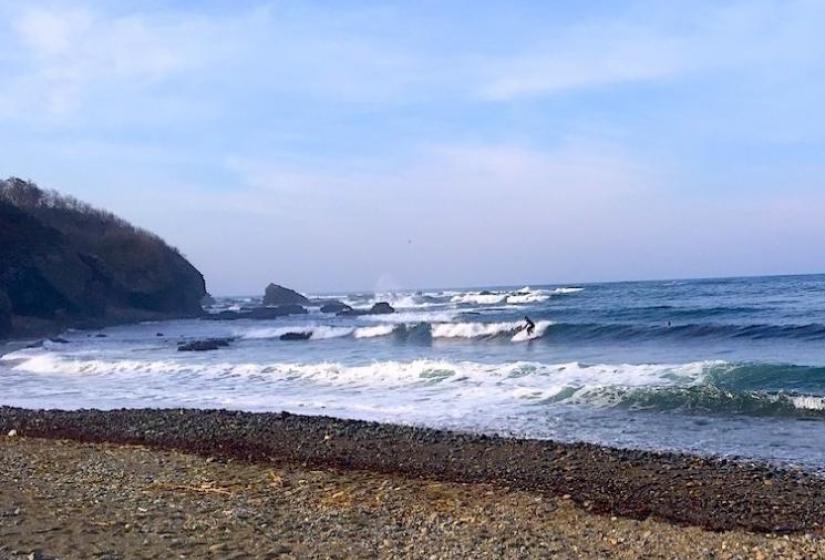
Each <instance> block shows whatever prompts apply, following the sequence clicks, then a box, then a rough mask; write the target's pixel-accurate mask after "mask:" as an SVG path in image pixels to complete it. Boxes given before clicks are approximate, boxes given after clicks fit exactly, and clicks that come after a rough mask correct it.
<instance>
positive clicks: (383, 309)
mask: <svg viewBox="0 0 825 560" xmlns="http://www.w3.org/2000/svg"><path fill="white" fill-rule="evenodd" d="M390 313H395V309H394V308H393V306H392V305H390V304H389V303H387V302H386V301H379V302H378V303H376V304H375V305H373V306H372V307H371V308H370V315H389V314H390Z"/></svg>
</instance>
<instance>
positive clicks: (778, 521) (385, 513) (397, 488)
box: [0, 407, 825, 558]
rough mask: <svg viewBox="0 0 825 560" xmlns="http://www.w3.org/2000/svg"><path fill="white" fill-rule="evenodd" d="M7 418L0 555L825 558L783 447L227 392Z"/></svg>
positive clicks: (0, 449)
mask: <svg viewBox="0 0 825 560" xmlns="http://www.w3.org/2000/svg"><path fill="white" fill-rule="evenodd" d="M0 429H2V433H3V434H8V433H13V434H14V435H13V436H11V437H10V436H8V435H6V436H2V437H0V558H155V557H175V558H202V557H211V558H451V557H452V558H462V557H469V556H474V557H478V558H545V557H557V558H605V557H609V558H639V557H645V558H674V557H678V558H777V557H779V558H822V557H825V543H823V542H822V541H821V523H822V520H823V519H825V516H823V511H825V506H823V504H822V501H823V500H822V497H823V496H825V481H823V480H822V479H820V478H818V477H816V476H814V475H811V474H807V473H805V472H801V471H791V470H787V469H784V470H782V469H776V468H773V467H770V466H767V465H758V464H750V463H737V462H732V461H719V460H714V459H707V458H697V457H691V456H687V455H676V454H653V453H646V452H639V451H626V450H617V449H610V448H602V447H598V446H588V445H584V444H556V443H554V442H546V441H531V440H511V439H507V438H491V437H484V436H474V435H468V434H461V433H452V432H441V431H435V430H424V429H420V428H412V427H403V426H393V425H384V424H376V423H367V422H356V421H345V420H336V419H331V418H318V417H303V416H297V415H282V414H248V413H232V412H226V411H195V410H131V411H109V412H100V411H76V412H58V411H31V410H24V409H13V408H8V407H5V408H2V409H0ZM12 430H14V432H12ZM230 435H231V438H230ZM230 442H232V443H231V444H230ZM644 489H647V491H644ZM680 504H681V507H679V506H680ZM32 555H34V556H32Z"/></svg>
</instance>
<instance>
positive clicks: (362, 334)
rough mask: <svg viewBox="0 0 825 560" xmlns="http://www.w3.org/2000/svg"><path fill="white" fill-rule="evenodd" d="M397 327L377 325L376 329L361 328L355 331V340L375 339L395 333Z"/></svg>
mask: <svg viewBox="0 0 825 560" xmlns="http://www.w3.org/2000/svg"><path fill="white" fill-rule="evenodd" d="M396 328H397V325H375V326H374V327H359V328H357V329H355V338H375V337H379V336H387V335H390V334H392V333H393V331H394V330H395V329H396Z"/></svg>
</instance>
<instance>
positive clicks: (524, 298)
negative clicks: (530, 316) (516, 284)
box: [505, 293, 550, 304]
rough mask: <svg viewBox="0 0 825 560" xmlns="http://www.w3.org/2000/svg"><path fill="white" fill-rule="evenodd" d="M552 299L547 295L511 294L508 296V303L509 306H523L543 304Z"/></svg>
mask: <svg viewBox="0 0 825 560" xmlns="http://www.w3.org/2000/svg"><path fill="white" fill-rule="evenodd" d="M548 299H550V296H548V295H547V294H539V293H526V294H511V295H509V296H507V298H506V300H505V301H506V302H507V303H509V304H523V303H541V302H543V301H547V300H548Z"/></svg>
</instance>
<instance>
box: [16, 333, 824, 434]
mask: <svg viewBox="0 0 825 560" xmlns="http://www.w3.org/2000/svg"><path fill="white" fill-rule="evenodd" d="M381 327H382V326H376V327H369V328H370V329H372V333H370V332H369V331H363V334H364V335H365V336H367V335H372V336H383V335H384V334H383V333H387V332H388V331H387V329H386V328H383V329H381ZM379 329H380V331H379ZM0 363H2V365H3V366H4V367H6V368H8V369H9V370H10V371H12V372H14V373H16V374H19V375H23V374H25V375H29V374H35V375H48V376H49V380H48V381H47V383H49V384H50V386H52V387H53V386H56V385H60V383H61V382H60V378H61V377H65V376H68V378H75V377H87V376H95V377H101V378H106V379H107V382H110V383H111V382H113V380H114V381H116V382H118V383H121V384H122V385H119V386H122V387H123V388H124V389H123V390H124V391H125V392H128V390H134V389H131V387H132V385H135V384H137V385H139V386H141V387H150V386H151V387H152V388H154V389H153V390H156V391H161V392H163V391H165V390H169V391H172V390H177V391H185V390H186V386H188V385H192V386H200V385H202V383H203V382H204V381H205V380H212V381H220V382H221V383H219V384H217V385H212V387H213V388H212V391H213V392H220V391H226V392H227V395H228V397H231V395H232V394H233V393H234V392H235V391H237V390H238V389H239V388H241V387H244V384H245V383H247V382H250V383H254V384H255V385H254V391H260V392H261V393H262V398H264V397H265V396H266V394H270V395H271V396H270V397H268V398H271V399H274V398H276V397H277V395H278V394H281V392H282V391H287V390H288V391H292V392H293V393H294V392H295V391H300V394H304V395H307V398H309V396H311V395H313V394H315V391H316V389H313V387H318V388H322V387H325V386H326V387H339V388H347V389H352V390H355V389H357V390H358V391H360V392H362V393H361V394H363V395H364V399H365V400H367V401H370V402H372V400H374V399H380V400H382V402H383V401H386V400H387V399H393V398H394V397H393V396H392V395H393V394H395V393H392V390H396V389H397V390H401V391H403V394H404V395H407V396H410V395H414V394H415V392H416V391H419V390H421V391H426V395H427V398H428V399H432V400H443V402H444V403H453V404H455V405H456V406H462V407H468V408H473V407H477V406H490V405H496V404H497V403H498V404H502V405H506V404H507V403H509V405H518V406H530V407H535V406H556V405H569V406H578V407H582V406H584V407H590V408H619V409H628V410H636V411H647V412H658V413H667V412H679V413H687V414H702V415H743V416H775V417H788V418H812V419H820V418H821V419H825V368H822V367H808V366H798V365H782V364H776V365H770V364H749V363H728V362H721V361H711V362H691V363H686V364H593V365H590V364H582V363H578V362H571V363H559V364H545V363H539V362H523V361H522V362H513V363H498V364H486V363H480V362H468V361H460V362H451V361H448V360H432V359H421V360H414V361H409V362H403V361H378V362H372V363H367V364H362V365H343V364H340V363H330V362H322V363H278V362H276V363H245V362H242V363H233V362H230V361H219V362H198V361H195V362H193V361H191V360H187V359H182V358H179V357H177V356H173V357H170V358H169V359H164V360H145V361H144V360H138V359H112V358H110V359H104V358H94V357H90V356H70V355H69V356H66V355H60V354H58V353H55V352H52V351H48V350H47V349H42V348H41V349H29V350H22V351H18V352H13V353H11V354H7V355H6V356H4V357H2V359H0ZM789 376H790V380H789ZM149 381H151V383H149V384H148V385H147V382H149ZM223 382H225V383H223ZM307 383H309V385H307ZM164 384H166V385H164ZM86 386H88V387H92V388H93V387H94V386H95V383H92V384H88V383H86ZM164 387H166V389H164ZM290 387H291V388H292V389H290ZM800 389H801V390H800ZM375 391H379V393H374V392H375ZM388 391H389V392H388ZM210 394H211V393H210ZM398 394H401V393H398ZM424 394H425V393H422V396H423V395H424ZM273 402H277V401H273ZM519 403H521V404H519ZM80 404H86V405H89V404H93V403H80Z"/></svg>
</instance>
